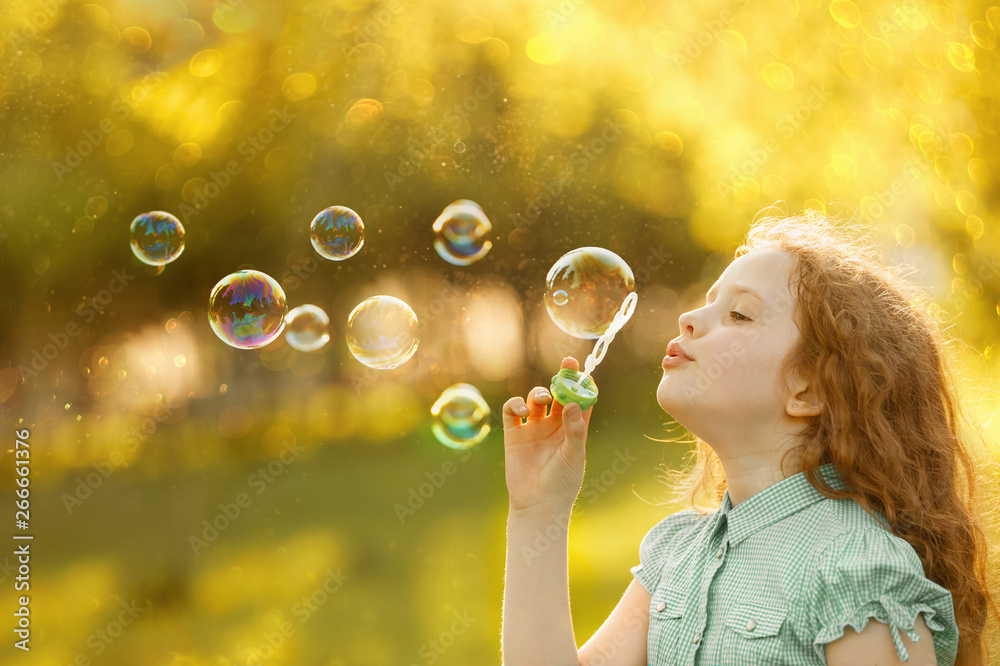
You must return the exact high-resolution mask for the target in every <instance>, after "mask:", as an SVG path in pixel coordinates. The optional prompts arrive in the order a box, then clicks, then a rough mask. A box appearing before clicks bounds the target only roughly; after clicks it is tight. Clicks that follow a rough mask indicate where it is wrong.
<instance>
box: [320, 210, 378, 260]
mask: <svg viewBox="0 0 1000 666" xmlns="http://www.w3.org/2000/svg"><path fill="white" fill-rule="evenodd" d="M309 240H310V241H312V246H313V247H314V248H316V251H317V252H319V253H320V255H322V256H324V257H326V258H327V259H332V260H333V261H343V260H344V259H348V258H350V257H353V256H354V255H355V254H357V253H358V250H360V249H361V246H362V245H364V244H365V225H364V223H362V222H361V218H360V217H359V216H358V214H357V213H355V212H354V211H353V210H351V209H350V208H347V207H345V206H330V207H329V208H326V209H324V210H321V211H320V212H319V213H318V214H317V215H316V217H314V218H313V220H312V222H311V223H310V224H309Z"/></svg>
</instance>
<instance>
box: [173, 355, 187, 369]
mask: <svg viewBox="0 0 1000 666" xmlns="http://www.w3.org/2000/svg"><path fill="white" fill-rule="evenodd" d="M174 365H176V366H177V367H178V368H183V367H184V366H185V365H187V359H186V358H184V354H178V355H177V357H176V358H174Z"/></svg>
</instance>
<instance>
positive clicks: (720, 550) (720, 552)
mask: <svg viewBox="0 0 1000 666" xmlns="http://www.w3.org/2000/svg"><path fill="white" fill-rule="evenodd" d="M723 550H724V548H723V547H722V546H720V547H719V552H718V553H716V554H715V559H719V558H720V557H722V552H723Z"/></svg>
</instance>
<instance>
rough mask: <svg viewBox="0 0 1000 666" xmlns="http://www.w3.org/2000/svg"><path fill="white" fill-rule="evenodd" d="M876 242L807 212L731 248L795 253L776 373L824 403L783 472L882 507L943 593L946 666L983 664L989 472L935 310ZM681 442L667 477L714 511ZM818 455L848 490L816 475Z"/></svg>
mask: <svg viewBox="0 0 1000 666" xmlns="http://www.w3.org/2000/svg"><path fill="white" fill-rule="evenodd" d="M876 247H877V245H876V243H875V242H874V241H872V240H870V239H865V238H863V237H861V236H860V235H859V234H858V233H857V232H856V229H855V228H852V227H851V226H850V225H849V224H848V223H845V222H844V221H842V220H837V219H834V218H831V217H828V216H826V215H825V214H822V213H819V212H816V211H811V210H810V211H806V212H805V213H803V214H802V215H797V216H780V217H779V216H769V217H763V218H761V219H759V220H757V221H756V222H755V223H754V224H753V225H752V226H751V229H750V231H749V232H748V234H747V237H746V239H745V241H744V243H743V244H742V245H740V247H739V248H738V249H737V250H736V256H741V255H743V254H747V253H749V252H754V251H756V250H760V249H764V248H780V249H782V250H785V251H786V252H789V253H790V254H791V255H793V256H794V257H795V258H796V265H795V268H794V269H793V275H792V284H791V285H790V287H791V288H792V292H793V293H794V294H795V295H796V296H797V299H798V301H797V305H796V312H795V316H796V323H797V325H798V328H799V331H800V338H799V342H798V344H797V346H796V347H795V348H794V349H793V350H792V351H791V352H790V354H789V356H788V358H786V359H785V364H784V368H783V374H785V375H787V374H788V371H789V370H790V369H792V368H797V369H798V370H799V371H800V372H801V373H803V374H804V375H805V376H807V377H810V378H812V379H813V380H814V381H815V384H816V386H817V388H818V391H819V396H820V399H821V400H822V403H823V405H824V406H825V409H824V411H823V412H822V413H821V414H819V415H818V416H815V417H812V418H810V419H808V425H807V428H806V430H805V431H804V432H803V433H802V436H801V440H800V443H799V444H798V445H797V446H796V447H795V448H794V449H793V450H791V451H789V452H788V453H789V454H791V453H796V454H798V455H799V456H801V457H800V458H799V460H800V461H801V467H800V469H798V470H795V471H798V472H805V474H806V477H807V479H808V480H809V482H810V483H811V484H812V485H813V487H815V488H816V489H817V490H818V491H819V492H821V493H822V494H824V495H826V496H827V497H830V498H831V499H844V498H848V497H849V498H851V499H853V500H855V501H856V502H857V503H858V504H860V505H861V506H862V507H864V508H865V510H866V511H868V512H869V513H872V512H873V511H877V512H879V513H880V514H882V515H884V516H885V517H886V518H887V519H888V521H889V525H890V527H891V528H892V532H893V533H894V534H896V535H897V536H899V537H901V538H903V539H905V540H906V541H907V542H908V543H909V544H910V545H911V546H913V548H914V550H915V551H916V552H917V554H918V555H919V556H920V560H921V562H922V563H923V565H924V573H925V575H926V576H927V578H928V579H930V580H932V581H934V582H935V583H938V584H939V585H941V586H942V587H944V588H946V589H948V590H949V591H950V592H951V593H952V598H953V600H954V603H955V618H956V620H957V623H958V629H959V648H958V658H957V661H956V664H958V665H961V666H980V665H984V664H988V663H991V662H990V655H991V653H992V651H993V650H994V649H995V648H994V647H992V645H991V641H990V640H989V637H990V636H996V634H997V633H998V632H997V630H996V629H997V626H998V624H1000V611H998V608H997V604H996V596H995V595H994V594H993V592H991V588H992V587H993V585H994V584H995V582H994V581H991V580H990V576H991V575H992V574H993V572H992V571H991V570H990V569H989V568H988V567H987V560H988V559H990V560H992V561H995V560H996V557H995V555H991V554H990V553H989V541H988V539H987V537H986V529H987V528H988V527H989V525H988V519H990V518H991V517H992V516H991V514H990V513H988V511H987V508H986V507H987V504H986V503H985V502H983V501H982V499H983V498H981V497H980V493H981V491H982V490H983V489H986V488H990V489H991V492H992V493H993V494H994V495H995V494H996V491H995V490H992V489H995V488H996V487H997V481H998V480H1000V475H998V474H997V472H996V465H995V464H994V463H995V461H993V460H992V456H990V455H989V454H988V447H987V446H985V444H986V439H985V437H984V436H983V434H982V432H981V430H979V429H977V428H974V427H973V426H972V425H971V421H970V420H969V419H968V418H967V417H965V416H964V414H963V413H962V410H961V407H960V404H959V400H958V396H957V391H956V386H957V385H956V381H955V377H954V375H953V373H952V371H951V370H950V368H949V365H950V361H949V356H950V353H951V352H950V348H949V347H948V344H949V340H948V339H946V337H945V335H944V333H943V331H944V326H943V325H942V322H941V321H940V319H941V317H940V310H938V309H936V308H935V307H934V306H933V305H932V304H930V302H929V301H928V299H927V298H926V297H925V296H924V294H923V293H922V292H921V291H920V290H919V289H918V288H916V287H915V286H913V285H912V284H911V283H910V282H909V281H908V280H906V279H905V277H904V275H903V271H902V270H901V269H900V268H898V267H890V266H886V265H883V264H882V263H881V262H880V261H879V259H878V254H877V251H876ZM695 443H696V449H695V451H694V452H693V454H694V458H695V462H694V465H693V468H691V469H689V470H682V471H675V472H672V473H669V472H668V475H667V479H668V481H671V482H672V484H673V485H674V486H675V488H676V489H678V490H680V491H681V492H682V493H683V494H684V495H686V496H687V499H688V502H689V504H690V505H691V506H692V507H693V508H695V509H697V510H699V511H702V512H705V511H710V510H715V509H717V508H718V507H719V505H720V504H721V501H722V498H723V495H724V493H725V490H726V478H725V474H724V472H723V469H722V466H721V464H720V462H719V459H718V457H717V456H716V455H715V453H714V451H712V449H711V447H709V446H708V445H707V444H706V443H705V442H703V441H702V440H700V439H696V440H695ZM977 445H979V446H977ZM830 462H832V463H834V464H836V466H837V469H838V470H839V471H840V473H841V477H842V478H843V480H844V481H845V483H846V485H847V488H848V490H844V491H837V490H834V489H833V488H831V487H829V486H827V485H826V484H825V483H824V482H823V480H822V479H821V478H820V477H819V476H817V474H816V469H817V468H818V467H819V466H820V465H823V464H825V463H830ZM987 477H989V478H987ZM987 481H988V482H989V485H988V486H987V485H985V483H984V482H987ZM702 497H705V498H707V502H706V501H703V500H701V499H700V498H702ZM993 529H995V528H993ZM988 621H990V622H989V623H990V624H991V625H992V626H991V628H990V629H989V630H988V629H987V624H988Z"/></svg>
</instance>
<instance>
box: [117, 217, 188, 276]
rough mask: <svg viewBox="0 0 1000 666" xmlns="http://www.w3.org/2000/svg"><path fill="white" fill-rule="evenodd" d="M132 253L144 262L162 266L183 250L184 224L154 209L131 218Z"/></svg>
mask: <svg viewBox="0 0 1000 666" xmlns="http://www.w3.org/2000/svg"><path fill="white" fill-rule="evenodd" d="M129 236H130V237H131V240H132V253H133V254H134V255H135V256H136V257H137V258H138V259H139V261H141V262H142V263H144V264H149V265H150V266H163V265H164V264H169V263H170V262H171V261H173V260H174V259H176V258H177V257H179V256H181V252H183V251H184V226H183V225H182V224H181V221H180V220H178V219H177V218H176V217H174V216H173V215H171V214H170V213H165V212H163V211H162V210H154V211H151V212H149V213H143V214H142V215H139V216H137V217H136V218H135V219H134V220H132V226H131V227H130V228H129Z"/></svg>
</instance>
